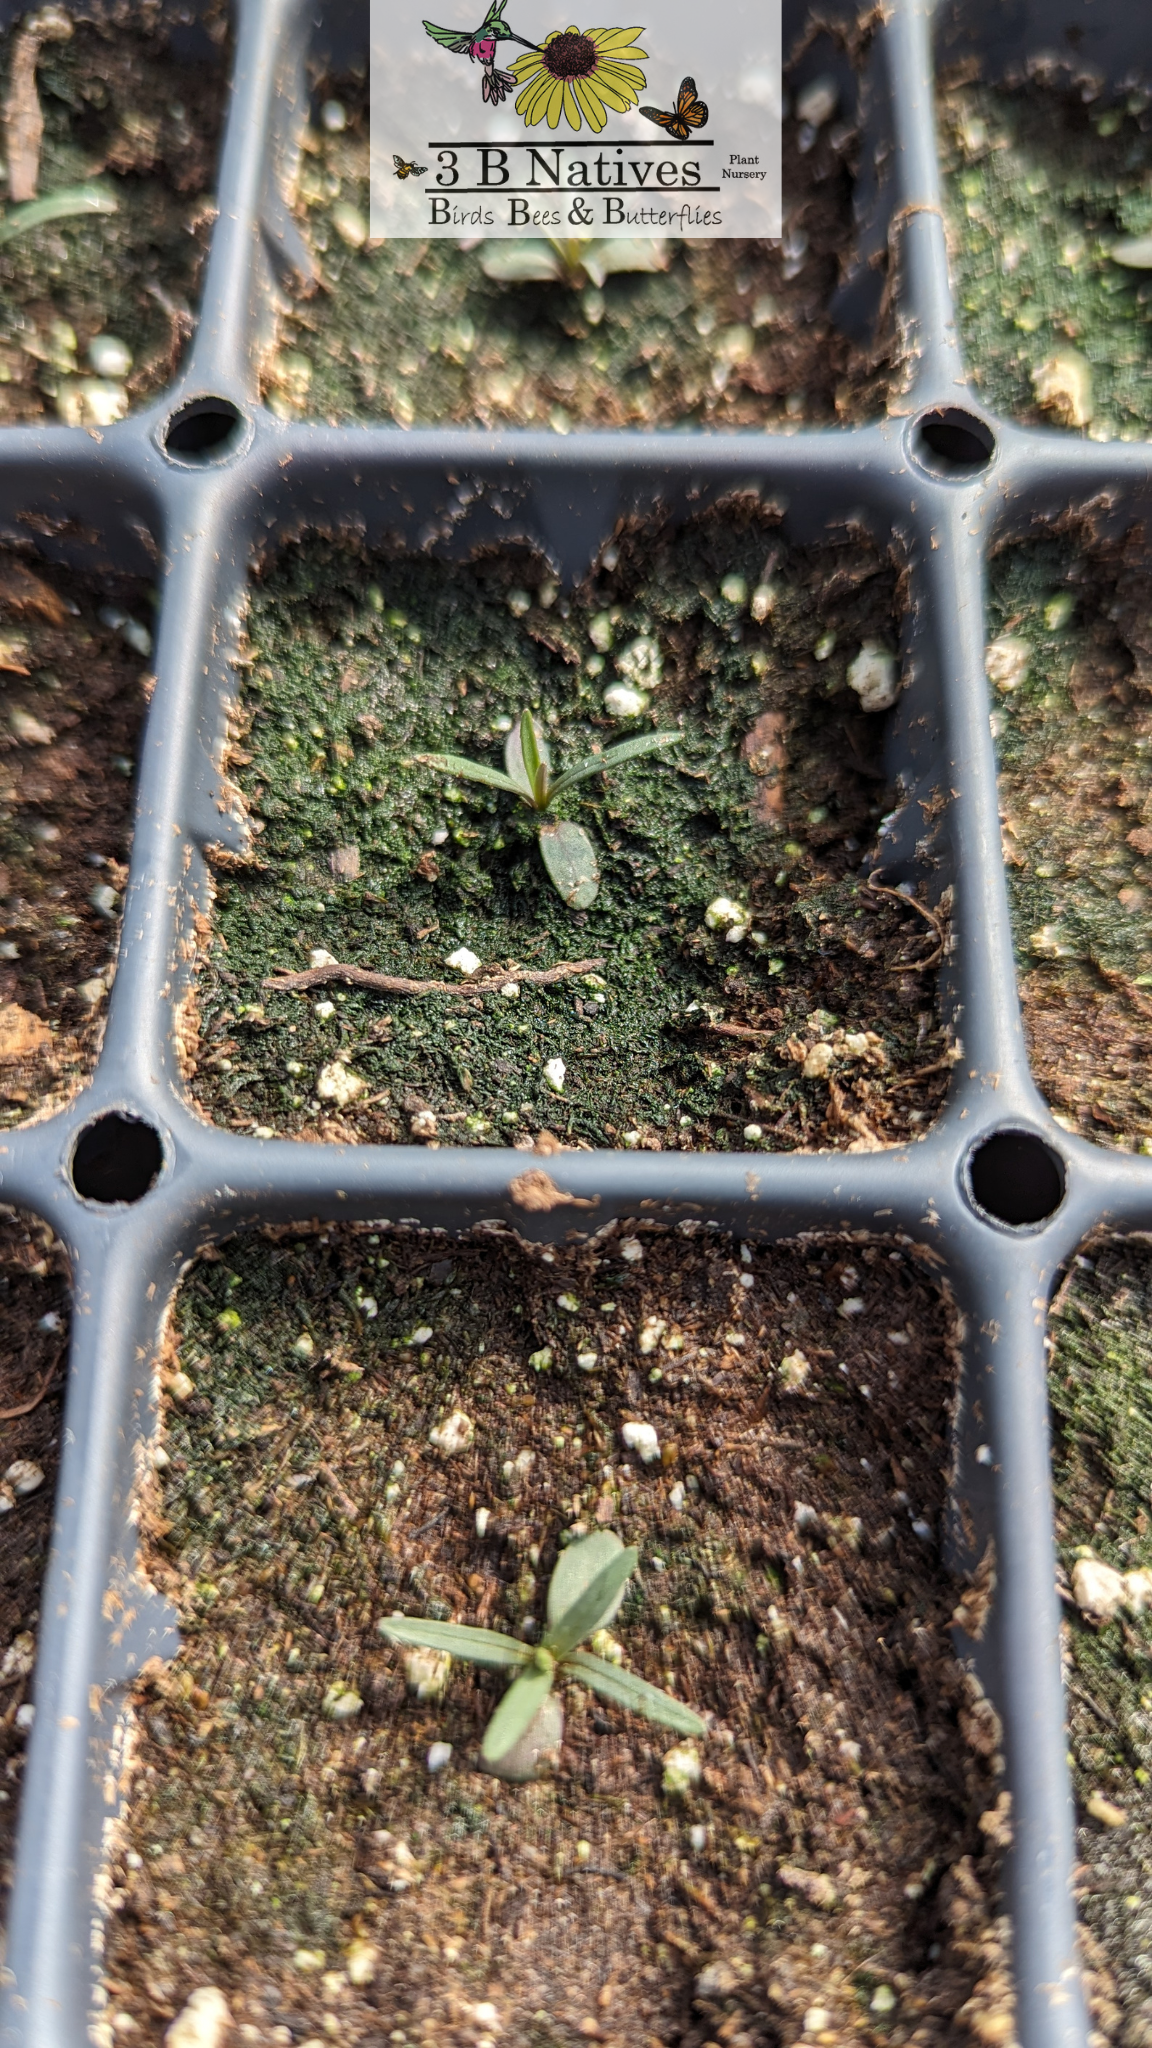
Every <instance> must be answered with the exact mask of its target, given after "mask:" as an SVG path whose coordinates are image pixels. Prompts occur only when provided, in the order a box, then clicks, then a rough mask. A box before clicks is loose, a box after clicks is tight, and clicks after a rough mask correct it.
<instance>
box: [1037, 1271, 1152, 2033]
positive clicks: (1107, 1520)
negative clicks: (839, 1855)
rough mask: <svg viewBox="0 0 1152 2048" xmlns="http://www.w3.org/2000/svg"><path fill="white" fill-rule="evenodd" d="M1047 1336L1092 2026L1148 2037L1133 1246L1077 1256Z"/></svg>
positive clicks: (1142, 1560) (1143, 1361) (1144, 1634)
mask: <svg viewBox="0 0 1152 2048" xmlns="http://www.w3.org/2000/svg"><path fill="white" fill-rule="evenodd" d="M1086 1253H1087V1255H1086V1254H1085V1253H1081V1254H1080V1255H1079V1256H1078V1257H1077V1258H1076V1259H1075V1260H1074V1261H1073V1263H1072V1265H1071V1267H1070V1270H1069V1273H1068V1276H1067V1278H1066V1280H1065V1282H1064V1285H1063V1286H1062V1288H1061V1290H1060V1302H1059V1312H1058V1314H1057V1315H1056V1317H1055V1319H1054V1322H1053V1326H1052V1327H1053V1332H1054V1336H1055V1345H1054V1348H1053V1351H1052V1364H1051V1375H1050V1384H1051V1396H1052V1413H1053V1434H1054V1439H1055V1444H1054V1448H1055V1481H1056V1501H1057V1517H1058V1521H1057V1526H1058V1533H1059V1540H1060V1562H1061V1567H1062V1574H1061V1585H1062V1591H1063V1595H1064V1600H1065V1608H1064V1612H1065V1616H1066V1620H1065V1624H1064V1645H1065V1656H1066V1659H1067V1665H1068V1679H1067V1692H1068V1725H1069V1733H1070V1737H1071V1752H1072V1765H1073V1779H1074V1783H1075V1788H1076V1803H1077V1820H1078V1831H1077V1846H1078V1849H1079V1855H1080V1866H1081V1872H1082V1875H1081V1876H1080V1879H1079V1882H1078V1897H1079V1899H1080V1913H1081V1917H1082V1920H1083V1922H1084V1925H1085V1928H1086V1932H1087V1945H1086V1951H1085V1960H1086V1962H1087V1963H1088V1964H1089V1966H1090V1971H1091V1974H1090V1976H1089V1978H1088V1988H1089V1996H1090V2002H1091V2006H1092V2017H1093V2023H1094V2025H1095V2026H1096V2027H1097V2028H1098V2029H1100V2031H1101V2032H1102V2033H1104V2034H1105V2035H1106V2036H1107V2037H1108V2038H1109V2039H1115V2038H1118V2037H1119V2036H1120V2034H1121V2023H1122V2022H1123V2038H1124V2039H1125V2040H1126V2041H1127V2040H1132V2041H1142V2040H1143V2039H1144V2038H1145V2036H1146V2034H1147V2033H1148V2031H1149V2030H1150V2029H1152V1998H1150V1997H1149V1987H1148V1978H1147V1969H1146V1958H1147V1949H1148V1935H1149V1928H1150V1924H1152V1923H1150V1916H1149V1896H1148V1871H1147V1855H1148V1851H1147V1842H1148V1830H1149V1825H1150V1824H1152V1797H1150V1795H1149V1784H1150V1782H1152V1685H1150V1683H1149V1657H1150V1654H1152V1627H1150V1623H1149V1607H1150V1605H1152V1602H1150V1599H1149V1593H1150V1591H1152V1570H1150V1567H1152V1543H1150V1541H1149V1517H1148V1472H1149V1467H1150V1465H1152V1400H1150V1398H1149V1386H1150V1384H1152V1382H1150V1380H1149V1366H1150V1364H1152V1356H1150V1352H1149V1342H1148V1320H1149V1307H1150V1305H1152V1262H1150V1261H1149V1255H1148V1250H1147V1247H1146V1246H1145V1245H1142V1244H1139V1243H1132V1242H1129V1243H1119V1244H1111V1245H1098V1244H1097V1245H1089V1246H1088V1247H1087V1248H1086Z"/></svg>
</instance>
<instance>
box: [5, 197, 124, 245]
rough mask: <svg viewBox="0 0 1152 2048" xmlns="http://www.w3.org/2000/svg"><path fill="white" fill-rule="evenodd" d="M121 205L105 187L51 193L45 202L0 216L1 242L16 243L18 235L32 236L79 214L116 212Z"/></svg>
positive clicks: (32, 203) (14, 209)
mask: <svg viewBox="0 0 1152 2048" xmlns="http://www.w3.org/2000/svg"><path fill="white" fill-rule="evenodd" d="M118 206H119V202H118V201H117V198H116V195H115V193H114V192H109V191H108V190H107V188H106V187H105V186H102V185H69V186H67V187H66V188H65V189H64V190H63V191H62V192H48V193H46V194H45V196H44V198H43V199H30V200H28V202H27V204H26V205H24V206H13V207H12V208H11V209H10V211H9V212H8V213H6V214H4V215H3V216H2V217H0V242H12V241H15V239H16V237H17V236H18V235H30V234H31V233H32V230H33V228H42V227H45V226H47V224H48V223H49V222H50V221H54V220H70V219H71V218H72V217H73V215H75V214H78V213H116V212H117V211H118Z"/></svg>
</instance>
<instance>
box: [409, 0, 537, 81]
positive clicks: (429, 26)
mask: <svg viewBox="0 0 1152 2048" xmlns="http://www.w3.org/2000/svg"><path fill="white" fill-rule="evenodd" d="M507 4H508V0H491V4H490V6H489V8H488V12H487V14H486V15H485V16H484V19H483V21H482V22H481V24H480V26H479V28H478V29H464V30H459V29H454V28H438V27H437V26H436V23H435V22H434V21H426V22H425V23H424V27H425V29H426V30H427V32H428V34H429V35H430V36H431V38H432V41H433V42H434V43H439V45H440V48H441V49H442V50H451V51H452V54H453V55H454V56H456V57H467V58H469V59H470V60H471V62H472V63H473V64H479V66H480V68H481V70H482V71H483V73H484V87H483V90H484V98H485V99H486V100H487V101H488V103H489V105H490V106H493V107H498V106H499V105H500V103H501V101H502V100H504V99H506V98H507V96H508V94H509V93H510V92H512V91H513V89H514V87H515V85H516V80H515V78H514V77H513V75H512V73H511V72H510V71H501V70H499V69H498V67H497V64H496V47H497V44H498V43H501V42H504V43H523V45H524V48H525V49H526V50H535V49H537V48H538V47H539V45H538V44H536V43H530V42H529V41H528V40H527V38H526V37H525V36H518V35H517V33H516V31H515V29H513V28H509V27H508V25H507V23H506V22H505V20H504V9H505V7H506V6H507Z"/></svg>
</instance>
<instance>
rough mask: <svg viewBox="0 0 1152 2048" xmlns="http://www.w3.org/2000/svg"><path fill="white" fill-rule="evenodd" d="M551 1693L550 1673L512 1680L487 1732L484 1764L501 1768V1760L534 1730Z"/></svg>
mask: <svg viewBox="0 0 1152 2048" xmlns="http://www.w3.org/2000/svg"><path fill="white" fill-rule="evenodd" d="M551 1690H552V1673H551V1671H538V1670H535V1669H534V1670H532V1671H525V1672H522V1673H521V1675H520V1677H519V1678H514V1679H513V1680H512V1683H511V1685H510V1686H509V1687H508V1690H507V1692H506V1693H505V1695H504V1697H503V1699H502V1700H501V1702H500V1705H499V1706H498V1707H497V1709H496V1712H495V1713H494V1714H493V1716H492V1719H491V1720H490V1721H489V1723H488V1726H487V1727H486V1729H485V1730H484V1740H483V1742H482V1743H481V1744H480V1754H481V1756H482V1757H483V1758H484V1761H485V1763H489V1764H498V1763H499V1761H500V1759H501V1757H502V1756H507V1754H508V1751H509V1750H510V1749H512V1748H514V1746H515V1744H516V1743H518V1742H519V1740H520V1737H521V1736H522V1735H523V1734H524V1732H525V1730H526V1729H527V1728H530V1727H531V1726H532V1723H533V1721H534V1720H535V1719H536V1716H537V1714H538V1713H539V1712H540V1709H541V1707H542V1706H543V1705H544V1702H545V1700H546V1699H547V1697H548V1695H549V1693H550V1692H551Z"/></svg>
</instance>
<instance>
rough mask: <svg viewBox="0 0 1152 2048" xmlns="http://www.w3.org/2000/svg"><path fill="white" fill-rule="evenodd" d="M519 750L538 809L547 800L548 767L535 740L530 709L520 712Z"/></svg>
mask: <svg viewBox="0 0 1152 2048" xmlns="http://www.w3.org/2000/svg"><path fill="white" fill-rule="evenodd" d="M520 752H521V755H522V756H523V760H524V768H525V771H526V773H527V776H528V781H529V783H530V784H531V787H532V801H533V803H534V804H535V806H536V809H537V810H538V811H542V810H544V808H545V806H546V805H547V802H548V768H547V764H546V763H545V762H544V761H543V760H542V758H541V755H540V748H539V746H538V744H537V740H536V722H535V720H534V719H533V716H532V713H531V712H530V711H522V712H521V713H520Z"/></svg>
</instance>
